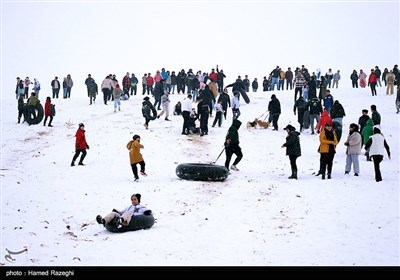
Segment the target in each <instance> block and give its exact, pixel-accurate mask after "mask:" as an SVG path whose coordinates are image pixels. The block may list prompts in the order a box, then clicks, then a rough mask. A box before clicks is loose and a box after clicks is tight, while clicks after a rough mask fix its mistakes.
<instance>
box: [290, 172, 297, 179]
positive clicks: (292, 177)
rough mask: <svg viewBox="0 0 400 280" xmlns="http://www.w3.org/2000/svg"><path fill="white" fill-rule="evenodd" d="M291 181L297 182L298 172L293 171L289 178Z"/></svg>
mask: <svg viewBox="0 0 400 280" xmlns="http://www.w3.org/2000/svg"><path fill="white" fill-rule="evenodd" d="M289 179H296V180H297V172H296V171H293V172H292V175H291V176H290V177H289Z"/></svg>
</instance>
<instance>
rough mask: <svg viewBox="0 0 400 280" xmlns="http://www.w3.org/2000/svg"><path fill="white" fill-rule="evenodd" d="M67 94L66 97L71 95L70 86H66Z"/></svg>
mask: <svg viewBox="0 0 400 280" xmlns="http://www.w3.org/2000/svg"><path fill="white" fill-rule="evenodd" d="M67 96H68V98H70V97H71V88H70V87H67Z"/></svg>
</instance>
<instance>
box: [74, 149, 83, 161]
mask: <svg viewBox="0 0 400 280" xmlns="http://www.w3.org/2000/svg"><path fill="white" fill-rule="evenodd" d="M80 153H82V156H81V159H80V160H79V163H83V160H84V159H85V157H86V149H82V150H76V151H75V155H74V157H73V158H72V162H73V163H75V160H76V159H77V158H78V157H79V154H80Z"/></svg>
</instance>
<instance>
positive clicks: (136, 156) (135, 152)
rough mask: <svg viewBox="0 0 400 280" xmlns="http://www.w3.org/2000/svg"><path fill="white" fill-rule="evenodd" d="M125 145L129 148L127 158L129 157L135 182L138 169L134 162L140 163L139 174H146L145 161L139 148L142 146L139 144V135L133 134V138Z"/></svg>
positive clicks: (137, 177) (137, 178)
mask: <svg viewBox="0 0 400 280" xmlns="http://www.w3.org/2000/svg"><path fill="white" fill-rule="evenodd" d="M126 147H127V148H128V150H129V159H130V163H131V166H132V172H133V175H134V176H135V182H137V181H138V180H139V176H138V170H137V166H136V164H138V163H139V165H140V174H141V175H142V176H147V174H146V172H145V166H146V164H145V162H144V160H143V156H142V154H141V153H140V149H143V148H144V146H143V145H142V144H140V136H139V135H137V134H136V135H134V136H133V140H131V141H129V143H128V144H127V145H126Z"/></svg>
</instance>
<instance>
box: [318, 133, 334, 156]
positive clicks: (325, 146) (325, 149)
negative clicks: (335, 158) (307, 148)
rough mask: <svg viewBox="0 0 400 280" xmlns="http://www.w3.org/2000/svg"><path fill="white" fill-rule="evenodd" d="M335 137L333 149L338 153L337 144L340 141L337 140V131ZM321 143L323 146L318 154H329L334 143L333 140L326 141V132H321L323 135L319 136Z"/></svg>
mask: <svg viewBox="0 0 400 280" xmlns="http://www.w3.org/2000/svg"><path fill="white" fill-rule="evenodd" d="M333 137H334V140H333V142H335V146H333V147H334V149H335V151H336V145H337V143H339V141H338V140H337V137H336V133H335V131H333ZM319 142H320V143H321V144H320V146H319V149H318V152H320V153H321V154H325V153H328V152H329V145H330V144H331V143H332V140H328V139H326V135H325V130H323V131H321V133H320V134H319Z"/></svg>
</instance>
